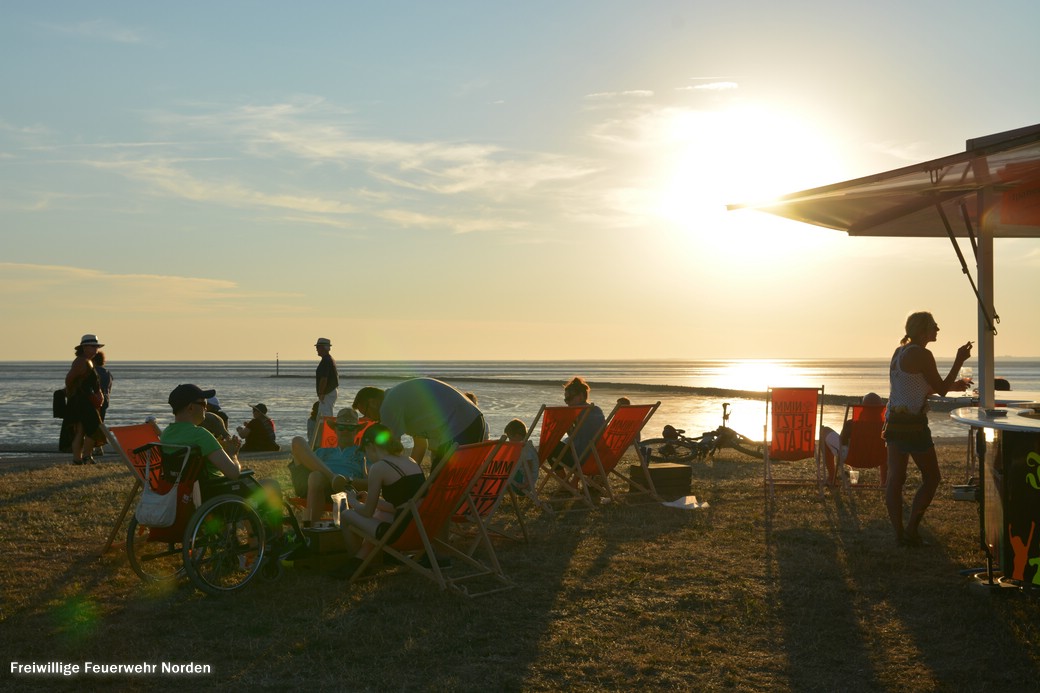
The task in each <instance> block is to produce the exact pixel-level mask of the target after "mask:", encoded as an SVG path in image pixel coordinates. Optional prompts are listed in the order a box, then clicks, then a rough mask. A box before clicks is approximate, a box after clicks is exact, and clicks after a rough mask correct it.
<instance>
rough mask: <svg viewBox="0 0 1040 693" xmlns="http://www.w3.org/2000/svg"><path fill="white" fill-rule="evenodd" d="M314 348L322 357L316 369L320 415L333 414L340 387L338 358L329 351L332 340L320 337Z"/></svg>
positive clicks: (315, 377)
mask: <svg viewBox="0 0 1040 693" xmlns="http://www.w3.org/2000/svg"><path fill="white" fill-rule="evenodd" d="M314 349H315V351H317V352H318V356H319V357H321V361H320V362H319V363H318V367H317V368H316V369H314V390H315V392H316V393H317V394H318V402H319V404H318V416H332V408H333V407H334V406H335V405H336V389H337V388H338V387H339V371H337V370H336V359H334V358H332V354H330V353H329V351H330V350H331V349H332V340H330V339H328V338H327V337H319V338H318V341H316V342H315V343H314Z"/></svg>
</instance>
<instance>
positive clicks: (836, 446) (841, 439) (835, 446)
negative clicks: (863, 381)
mask: <svg viewBox="0 0 1040 693" xmlns="http://www.w3.org/2000/svg"><path fill="white" fill-rule="evenodd" d="M884 403H885V401H884V400H883V399H881V395H879V394H877V393H876V392H868V393H867V394H865V395H863V400H862V401H861V402H860V404H865V405H867V406H868V407H878V406H881V405H882V404H884ZM851 424H852V420H851V419H849V420H848V421H846V422H845V425H844V426H842V428H841V433H840V434H839V433H838V432H837V431H835V430H834V429H833V428H831V427H829V426H822V427H820V440H822V441H823V444H824V445H826V446H827V449H828V450H830V451H831V454H832V455H834V459H836V460H840V459H842V456H843V455H844V453H845V452H846V450H847V449H848V447H849V427H850V425H851ZM828 466H829V465H828ZM828 474H829V475H830V476H832V475H833V470H831V469H828ZM830 476H828V478H830Z"/></svg>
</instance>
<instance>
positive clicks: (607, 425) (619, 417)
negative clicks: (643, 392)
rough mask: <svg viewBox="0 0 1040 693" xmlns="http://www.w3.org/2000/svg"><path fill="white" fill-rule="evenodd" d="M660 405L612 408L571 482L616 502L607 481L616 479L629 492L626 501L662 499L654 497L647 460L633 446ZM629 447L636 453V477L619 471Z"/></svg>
mask: <svg viewBox="0 0 1040 693" xmlns="http://www.w3.org/2000/svg"><path fill="white" fill-rule="evenodd" d="M659 406H661V403H660V402H656V403H654V404H619V405H617V406H615V407H614V410H613V411H612V412H610V415H609V416H607V419H606V421H604V423H603V428H602V430H601V431H600V432H599V433H598V434H597V435H596V437H595V439H593V444H592V451H591V453H590V454H589V455H588V456H587V457H586V458H585V460H584V462H583V463H582V465H581V467H580V468H579V469H578V470H575V474H574V476H573V477H572V480H571V481H572V483H581V484H583V485H586V486H587V487H588V488H589V489H590V492H591V493H594V494H596V495H598V496H600V497H605V498H609V499H610V501H612V502H616V501H618V500H620V497H619V496H618V495H617V493H616V492H615V491H614V490H613V489H612V488H611V485H610V480H611V478H612V477H617V478H618V479H620V480H621V481H622V482H624V483H627V484H628V488H629V493H628V494H627V495H626V496H625V499H626V500H631V499H633V498H636V497H639V496H646V497H648V498H649V499H650V500H654V501H660V500H661V498H660V496H658V495H657V490H656V489H655V488H654V482H653V479H652V478H651V477H650V472H649V469H648V468H647V460H646V459H645V458H644V456H643V455H642V454H641V453H640V452H639V448H638V447H637V445H636V443H637V441H638V440H639V434H640V433H641V432H642V430H643V427H644V426H646V424H647V422H648V421H649V420H650V417H652V416H653V415H654V412H656V411H657V408H658V407H659ZM629 448H632V449H633V450H635V452H636V459H637V460H638V461H639V470H640V473H639V474H633V473H631V472H628V473H626V472H625V471H623V470H621V469H619V468H618V463H619V462H620V461H621V457H622V456H623V455H624V454H625V451H627V450H628V449H629Z"/></svg>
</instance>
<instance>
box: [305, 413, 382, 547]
mask: <svg viewBox="0 0 1040 693" xmlns="http://www.w3.org/2000/svg"><path fill="white" fill-rule="evenodd" d="M365 426H366V424H363V423H360V422H359V421H358V415H357V412H356V411H354V409H353V408H351V407H347V408H345V409H341V410H340V412H339V414H338V415H337V416H336V424H335V427H336V438H337V441H336V447H331V448H318V449H317V450H311V447H310V445H309V444H308V443H307V441H306V440H305V439H304V438H303V437H301V436H296V437H295V438H293V441H292V453H293V459H294V460H295V461H296V462H297V463H298V464H302V465H303V466H304V467H306V468H307V469H309V470H311V473H310V475H308V477H307V512H306V514H305V515H304V520H303V526H304V527H307V526H309V525H310V524H311V523H313V522H314V521H315V520H317V519H319V518H320V517H321V513H322V510H323V509H324V508H325V503H326V502H328V500H329V497H330V494H333V493H339V492H341V491H344V490H345V489H346V488H347V486H348V485H353V487H354V488H361V489H364V488H366V487H367V485H368V482H367V480H366V476H367V474H366V472H365V454H364V451H362V449H361V447H360V446H359V445H358V441H357V437H358V433H360V432H361V431H362V430H363V429H364V428H365Z"/></svg>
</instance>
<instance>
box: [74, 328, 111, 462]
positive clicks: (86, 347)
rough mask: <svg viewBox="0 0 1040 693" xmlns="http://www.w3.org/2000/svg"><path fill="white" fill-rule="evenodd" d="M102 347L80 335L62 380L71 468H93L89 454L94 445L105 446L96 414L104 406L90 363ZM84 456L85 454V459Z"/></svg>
mask: <svg viewBox="0 0 1040 693" xmlns="http://www.w3.org/2000/svg"><path fill="white" fill-rule="evenodd" d="M103 346H105V345H104V344H99V343H98V339H97V336H96V335H92V334H85V335H83V338H82V339H80V342H79V346H78V347H76V360H75V361H73V362H72V367H71V368H69V372H68V374H67V375H66V376H65V398H66V399H67V400H68V407H67V409H66V414H65V419H66V421H68V422H69V423H70V424H71V426H72V464H84V463H88V464H93V463H94V458H93V457H91V456H90V455H89V452H90V451H91V450H93V449H94V445H95V444H97V443H101V442H104V437H103V436H102V434H101V431H100V426H101V413H100V411H99V410H100V409H101V405H102V404H104V394H103V393H102V392H101V381H100V380H99V378H98V374H97V371H96V370H94V362H93V361H92V359H93V358H94V356H95V355H96V354H97V351H98V349H100V348H101V347H103ZM84 452H87V453H88V454H87V457H86V458H84V456H83V455H84Z"/></svg>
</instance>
